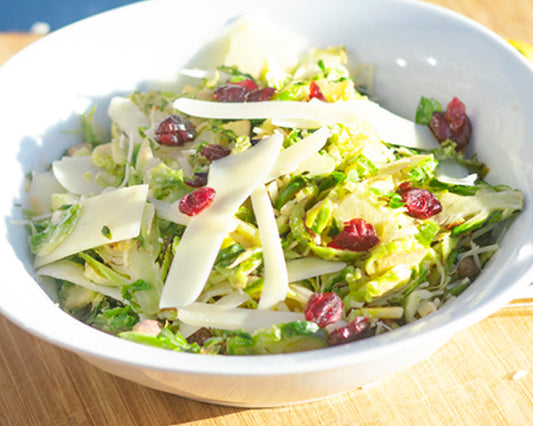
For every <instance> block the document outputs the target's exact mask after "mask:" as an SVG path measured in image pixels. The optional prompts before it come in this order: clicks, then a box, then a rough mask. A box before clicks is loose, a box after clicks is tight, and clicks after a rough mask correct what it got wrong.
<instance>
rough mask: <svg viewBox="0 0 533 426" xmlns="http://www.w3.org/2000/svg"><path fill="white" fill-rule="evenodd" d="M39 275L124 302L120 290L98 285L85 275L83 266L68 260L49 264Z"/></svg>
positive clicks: (38, 272) (38, 271)
mask: <svg viewBox="0 0 533 426" xmlns="http://www.w3.org/2000/svg"><path fill="white" fill-rule="evenodd" d="M37 275H41V276H48V277H52V278H55V279H58V280H65V281H69V282H71V283H73V284H77V285H80V286H82V287H85V288H87V289H89V290H92V291H96V292H98V293H100V294H103V295H104V296H109V297H112V298H113V299H116V300H120V301H121V302H124V299H123V298H122V292H121V290H120V288H117V287H108V286H104V285H98V284H95V283H93V282H92V281H91V280H89V279H88V278H86V277H85V275H83V266H82V265H79V264H77V263H74V262H70V261H68V260H59V261H57V262H53V263H49V264H48V265H45V266H43V267H42V268H41V269H39V270H37Z"/></svg>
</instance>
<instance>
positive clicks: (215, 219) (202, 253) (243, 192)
mask: <svg viewBox="0 0 533 426" xmlns="http://www.w3.org/2000/svg"><path fill="white" fill-rule="evenodd" d="M282 143H283V136H282V135H280V134H275V135H273V136H271V137H267V138H264V139H262V140H261V141H260V142H259V143H258V144H257V145H256V146H255V147H253V148H251V149H248V150H246V151H243V152H240V153H238V154H234V155H228V156H227V157H224V158H221V159H219V160H216V161H214V162H213V163H212V164H211V167H210V170H209V176H208V180H207V186H209V187H211V188H213V189H214V190H215V192H216V195H215V198H214V200H213V203H212V204H211V205H210V206H209V207H208V208H207V209H205V210H204V211H203V212H201V213H200V214H198V215H197V216H194V217H192V218H191V220H190V222H189V225H188V226H187V228H185V232H184V233H183V236H182V238H181V240H180V243H179V244H178V247H177V248H176V253H175V255H174V259H173V261H172V264H171V266H170V270H169V272H168V276H167V279H166V283H165V286H164V287H163V292H162V294H161V300H160V302H159V307H160V308H175V307H182V306H187V305H189V304H191V303H192V302H194V301H195V300H196V299H197V298H198V296H199V295H200V293H201V292H202V290H203V288H204V286H205V283H206V281H207V279H208V277H209V274H210V273H211V269H212V267H213V264H214V262H215V259H216V257H217V255H218V252H219V250H220V246H221V244H222V241H223V240H224V237H225V236H226V235H227V234H228V233H229V232H230V231H231V227H232V226H233V223H234V221H233V215H234V214H235V212H236V211H237V209H238V208H239V206H240V205H241V204H242V203H243V202H244V201H245V200H246V199H247V198H248V197H249V196H250V194H251V193H252V191H253V190H254V189H255V188H256V187H257V186H258V185H259V184H261V183H263V182H264V180H265V178H266V176H267V175H268V173H269V172H270V170H271V168H272V166H273V165H274V162H275V161H276V159H277V158H278V155H279V152H280V150H281V145H282Z"/></svg>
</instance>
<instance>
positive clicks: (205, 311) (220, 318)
mask: <svg viewBox="0 0 533 426" xmlns="http://www.w3.org/2000/svg"><path fill="white" fill-rule="evenodd" d="M178 318H179V319H180V321H183V322H184V323H185V324H190V325H195V326H198V327H212V328H222V329H225V330H240V329H242V330H246V331H255V330H258V329H260V328H267V327H271V326H273V325H274V324H280V323H287V322H292V321H305V316H304V314H303V313H301V312H287V311H271V310H258V309H244V308H231V307H228V306H220V305H216V304H210V303H199V302H195V303H193V304H191V305H189V306H187V307H184V308H179V309H178Z"/></svg>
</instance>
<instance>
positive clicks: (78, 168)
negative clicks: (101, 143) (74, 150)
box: [52, 155, 103, 194]
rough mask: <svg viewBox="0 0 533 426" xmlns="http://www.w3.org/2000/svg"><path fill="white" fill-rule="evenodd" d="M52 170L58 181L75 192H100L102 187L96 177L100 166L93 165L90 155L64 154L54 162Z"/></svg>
mask: <svg viewBox="0 0 533 426" xmlns="http://www.w3.org/2000/svg"><path fill="white" fill-rule="evenodd" d="M52 171H53V172H54V176H55V178H56V179H57V180H58V182H59V183H60V184H61V185H62V186H63V187H64V188H65V189H66V190H67V191H69V192H72V193H73V194H91V193H92V194H99V193H100V192H102V189H103V188H102V187H101V186H100V185H98V184H97V183H96V182H95V180H94V178H95V176H96V174H97V173H98V168H97V167H96V166H94V165H93V162H92V158H91V156H90V155H84V156H79V157H67V156H64V157H63V158H62V159H61V160H58V161H54V162H53V163H52Z"/></svg>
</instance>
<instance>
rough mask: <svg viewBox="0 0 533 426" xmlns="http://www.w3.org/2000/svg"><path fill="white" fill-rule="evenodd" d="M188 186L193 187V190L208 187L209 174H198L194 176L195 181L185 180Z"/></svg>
mask: <svg viewBox="0 0 533 426" xmlns="http://www.w3.org/2000/svg"><path fill="white" fill-rule="evenodd" d="M183 181H184V182H185V184H186V185H189V186H192V187H193V188H199V187H201V186H205V185H207V173H205V172H198V173H195V174H194V179H193V180H189V179H184V180H183Z"/></svg>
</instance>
